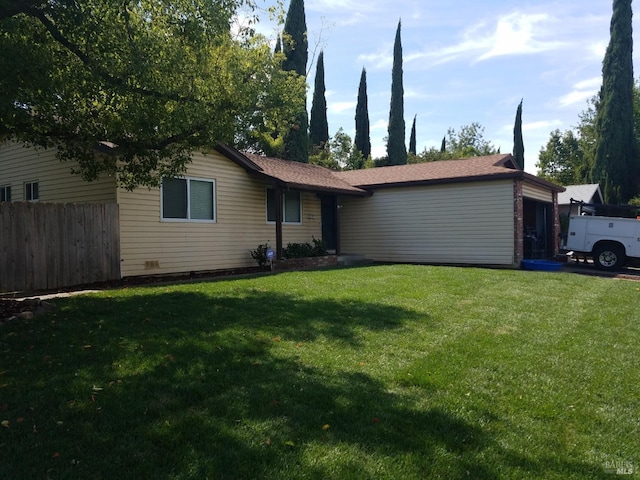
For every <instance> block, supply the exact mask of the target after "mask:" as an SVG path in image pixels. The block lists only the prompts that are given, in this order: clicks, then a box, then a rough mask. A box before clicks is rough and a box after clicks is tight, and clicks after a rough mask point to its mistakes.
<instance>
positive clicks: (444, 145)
mask: <svg viewBox="0 0 640 480" xmlns="http://www.w3.org/2000/svg"><path fill="white" fill-rule="evenodd" d="M446 151H447V137H446V136H444V137H442V144H441V145H440V153H444V152H446Z"/></svg>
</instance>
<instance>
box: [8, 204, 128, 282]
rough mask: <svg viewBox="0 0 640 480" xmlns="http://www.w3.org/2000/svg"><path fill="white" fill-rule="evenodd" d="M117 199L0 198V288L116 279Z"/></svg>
mask: <svg viewBox="0 0 640 480" xmlns="http://www.w3.org/2000/svg"><path fill="white" fill-rule="evenodd" d="M119 237H120V230H119V210H118V205H117V204H115V203H113V204H71V203H68V204H61V203H55V204H54V203H48V204H47V203H28V202H10V203H0V293H7V292H13V291H36V290H52V289H57V288H63V287H69V286H73V285H82V284H88V283H94V282H102V281H110V280H117V279H120V238H119Z"/></svg>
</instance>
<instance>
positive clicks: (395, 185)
mask: <svg viewBox="0 0 640 480" xmlns="http://www.w3.org/2000/svg"><path fill="white" fill-rule="evenodd" d="M521 176H522V171H521V170H514V171H513V172H505V173H498V174H496V173H494V174H489V175H477V176H472V177H450V178H435V179H428V180H411V181H406V182H389V183H379V184H369V185H368V184H357V185H354V186H356V187H358V188H362V189H367V190H369V189H370V190H377V189H380V188H398V187H419V186H422V185H442V184H451V183H469V182H482V181H488V180H504V179H509V178H519V177H521Z"/></svg>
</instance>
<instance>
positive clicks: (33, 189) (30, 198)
mask: <svg viewBox="0 0 640 480" xmlns="http://www.w3.org/2000/svg"><path fill="white" fill-rule="evenodd" d="M24 199H25V200H26V201H27V202H37V201H38V200H40V188H39V186H38V182H27V183H25V184H24Z"/></svg>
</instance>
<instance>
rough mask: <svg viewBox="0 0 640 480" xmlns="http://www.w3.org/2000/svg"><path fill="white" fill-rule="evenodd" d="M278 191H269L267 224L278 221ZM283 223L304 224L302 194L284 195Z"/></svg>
mask: <svg viewBox="0 0 640 480" xmlns="http://www.w3.org/2000/svg"><path fill="white" fill-rule="evenodd" d="M276 200H277V199H276V191H275V190H274V189H272V188H268V189H267V222H275V221H276ZM282 223H297V224H300V223H302V200H301V195H300V192H292V191H289V192H284V193H283V194H282Z"/></svg>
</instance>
